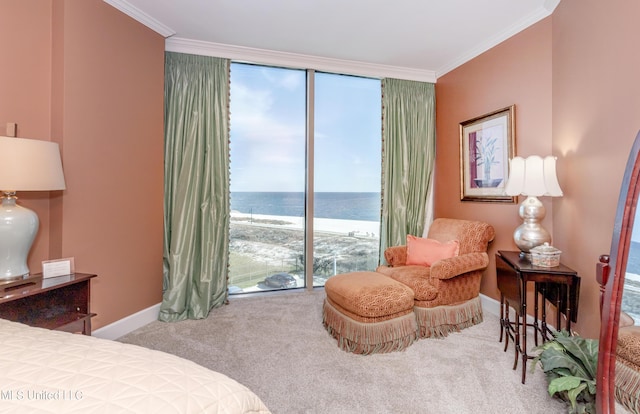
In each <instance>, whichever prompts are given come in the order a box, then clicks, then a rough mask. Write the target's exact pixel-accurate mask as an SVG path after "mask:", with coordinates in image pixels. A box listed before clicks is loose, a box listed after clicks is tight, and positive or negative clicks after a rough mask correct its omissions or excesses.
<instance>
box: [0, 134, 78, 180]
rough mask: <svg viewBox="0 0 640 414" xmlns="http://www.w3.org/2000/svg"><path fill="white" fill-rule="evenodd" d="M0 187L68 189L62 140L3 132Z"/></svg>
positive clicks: (1, 138)
mask: <svg viewBox="0 0 640 414" xmlns="http://www.w3.org/2000/svg"><path fill="white" fill-rule="evenodd" d="M0 157H1V158H0V190H1V191H10V192H15V191H50V190H64V189H65V188H66V186H65V182H64V174H63V172H62V161H61V160H60V149H59V147H58V144H57V143H55V142H50V141H41V140H35V139H24V138H12V137H2V136H0Z"/></svg>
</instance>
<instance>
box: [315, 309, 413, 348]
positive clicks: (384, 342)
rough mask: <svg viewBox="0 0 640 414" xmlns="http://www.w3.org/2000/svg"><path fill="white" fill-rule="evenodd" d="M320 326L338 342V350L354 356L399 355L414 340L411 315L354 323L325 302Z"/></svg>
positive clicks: (354, 321)
mask: <svg viewBox="0 0 640 414" xmlns="http://www.w3.org/2000/svg"><path fill="white" fill-rule="evenodd" d="M322 324H323V325H324V327H325V328H326V329H327V331H328V332H329V334H330V335H331V336H332V337H333V338H335V339H337V340H338V347H339V348H340V349H342V350H343V351H347V352H352V353H354V354H362V355H369V354H375V353H385V352H393V351H402V350H404V349H406V348H408V347H409V346H410V345H411V344H413V343H414V342H415V341H416V340H417V339H418V325H417V324H416V318H415V315H414V314H413V312H411V313H408V314H407V315H404V316H400V317H398V318H395V319H390V320H388V321H383V322H371V323H366V322H358V321H356V320H353V319H351V318H349V317H348V316H345V315H343V314H342V313H340V312H338V311H337V310H336V308H334V307H333V306H332V305H331V304H330V303H329V302H328V301H327V300H326V299H325V301H324V305H323V307H322Z"/></svg>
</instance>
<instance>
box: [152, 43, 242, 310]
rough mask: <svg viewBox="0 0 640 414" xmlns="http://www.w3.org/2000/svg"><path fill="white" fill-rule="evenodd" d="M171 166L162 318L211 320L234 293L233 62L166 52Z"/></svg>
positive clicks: (167, 162)
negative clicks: (230, 289)
mask: <svg viewBox="0 0 640 414" xmlns="http://www.w3.org/2000/svg"><path fill="white" fill-rule="evenodd" d="M164 172H165V177H164V180H165V181H164V193H165V195H164V200H165V201H164V256H163V259H164V260H163V267H164V269H163V270H164V274H163V277H164V278H163V296H162V304H161V306H160V315H159V319H160V320H162V321H167V322H171V321H178V320H184V319H200V318H205V317H207V315H208V314H209V311H210V310H211V309H212V308H214V307H217V306H220V305H222V304H223V303H224V302H225V300H226V297H227V263H228V257H229V255H228V235H229V209H230V207H229V61H228V60H226V59H219V58H212V57H208V56H196V55H187V54H181V53H173V52H167V53H166V55H165V170H164Z"/></svg>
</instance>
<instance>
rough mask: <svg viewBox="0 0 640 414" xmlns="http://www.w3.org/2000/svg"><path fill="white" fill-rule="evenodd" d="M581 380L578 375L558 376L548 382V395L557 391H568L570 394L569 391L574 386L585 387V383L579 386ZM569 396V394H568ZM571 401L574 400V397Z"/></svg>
mask: <svg viewBox="0 0 640 414" xmlns="http://www.w3.org/2000/svg"><path fill="white" fill-rule="evenodd" d="M581 383H582V380H581V379H580V378H578V377H558V378H556V379H554V380H552V381H550V382H549V395H553V394H555V393H557V392H562V391H568V392H569V394H571V391H572V390H574V389H575V388H583V389H584V388H585V387H586V384H585V385H584V386H583V387H581ZM569 397H571V395H569ZM571 401H573V402H575V398H574V399H572V400H571Z"/></svg>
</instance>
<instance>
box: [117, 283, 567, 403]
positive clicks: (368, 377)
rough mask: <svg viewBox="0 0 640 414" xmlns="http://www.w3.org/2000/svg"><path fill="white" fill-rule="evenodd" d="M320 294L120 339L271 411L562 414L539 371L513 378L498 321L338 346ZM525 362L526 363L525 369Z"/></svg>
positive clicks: (239, 303)
mask: <svg viewBox="0 0 640 414" xmlns="http://www.w3.org/2000/svg"><path fill="white" fill-rule="evenodd" d="M323 299H324V291H322V290H320V291H315V292H299V291H298V292H286V293H277V294H269V295H261V296H250V297H232V298H231V301H230V302H231V303H230V304H229V305H226V306H223V307H221V308H218V309H214V310H213V311H212V312H211V314H210V316H209V317H208V318H207V319H205V320H199V321H184V322H177V323H164V322H153V323H151V324H149V325H147V326H145V327H143V328H140V329H138V330H136V331H134V332H132V333H130V334H128V335H126V336H124V337H122V338H120V341H122V342H127V343H132V344H137V345H143V346H146V347H149V348H153V349H158V350H162V351H166V352H169V353H172V354H176V355H179V356H182V357H184V358H187V359H190V360H193V361H195V362H197V363H199V364H201V365H204V366H206V367H208V368H210V369H213V370H215V371H219V372H222V373H224V374H226V375H228V376H230V377H231V378H234V379H236V380H237V381H239V382H241V383H242V384H244V385H246V386H248V387H249V388H250V389H252V390H253V391H254V392H255V393H256V394H257V395H258V396H259V397H260V398H262V400H263V401H264V402H265V404H266V405H267V406H268V407H269V408H270V409H271V410H272V412H273V413H282V414H289V413H296V414H297V413H322V414H334V413H335V414H338V413H349V414H356V413H394V414H395V413H402V414H405V413H420V414H423V413H434V414H446V413H452V414H453V413H455V414H460V413H510V414H517V413H523V414H524V413H526V414H531V413H566V412H567V408H566V406H565V405H564V403H562V402H561V401H559V400H556V399H553V398H551V397H549V395H548V393H547V384H546V379H545V377H544V374H543V373H542V371H541V370H540V368H539V367H536V369H535V370H534V371H533V372H531V371H530V370H529V371H528V372H527V382H526V384H524V385H523V384H521V383H520V375H521V371H520V366H518V369H517V370H516V371H513V370H512V369H511V368H512V364H513V346H510V347H509V349H508V350H507V352H503V347H504V345H503V344H502V343H500V342H498V339H499V335H500V328H499V321H498V317H497V316H495V315H492V314H489V313H486V312H485V321H484V322H483V323H481V324H479V325H476V326H474V327H471V328H469V329H465V330H463V331H462V332H460V333H455V334H451V335H450V336H448V337H447V338H446V339H423V340H420V341H418V342H416V343H414V344H413V345H412V346H411V347H410V348H408V349H407V350H405V351H403V352H396V353H389V354H377V355H370V356H360V355H353V354H350V353H347V352H344V351H341V350H340V349H339V348H338V347H337V345H336V341H335V340H334V339H332V338H331V337H330V336H329V334H328V333H327V332H326V331H325V330H324V328H323V326H322V300H323ZM530 365H531V362H530V363H529V365H528V368H527V369H529V367H530Z"/></svg>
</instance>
